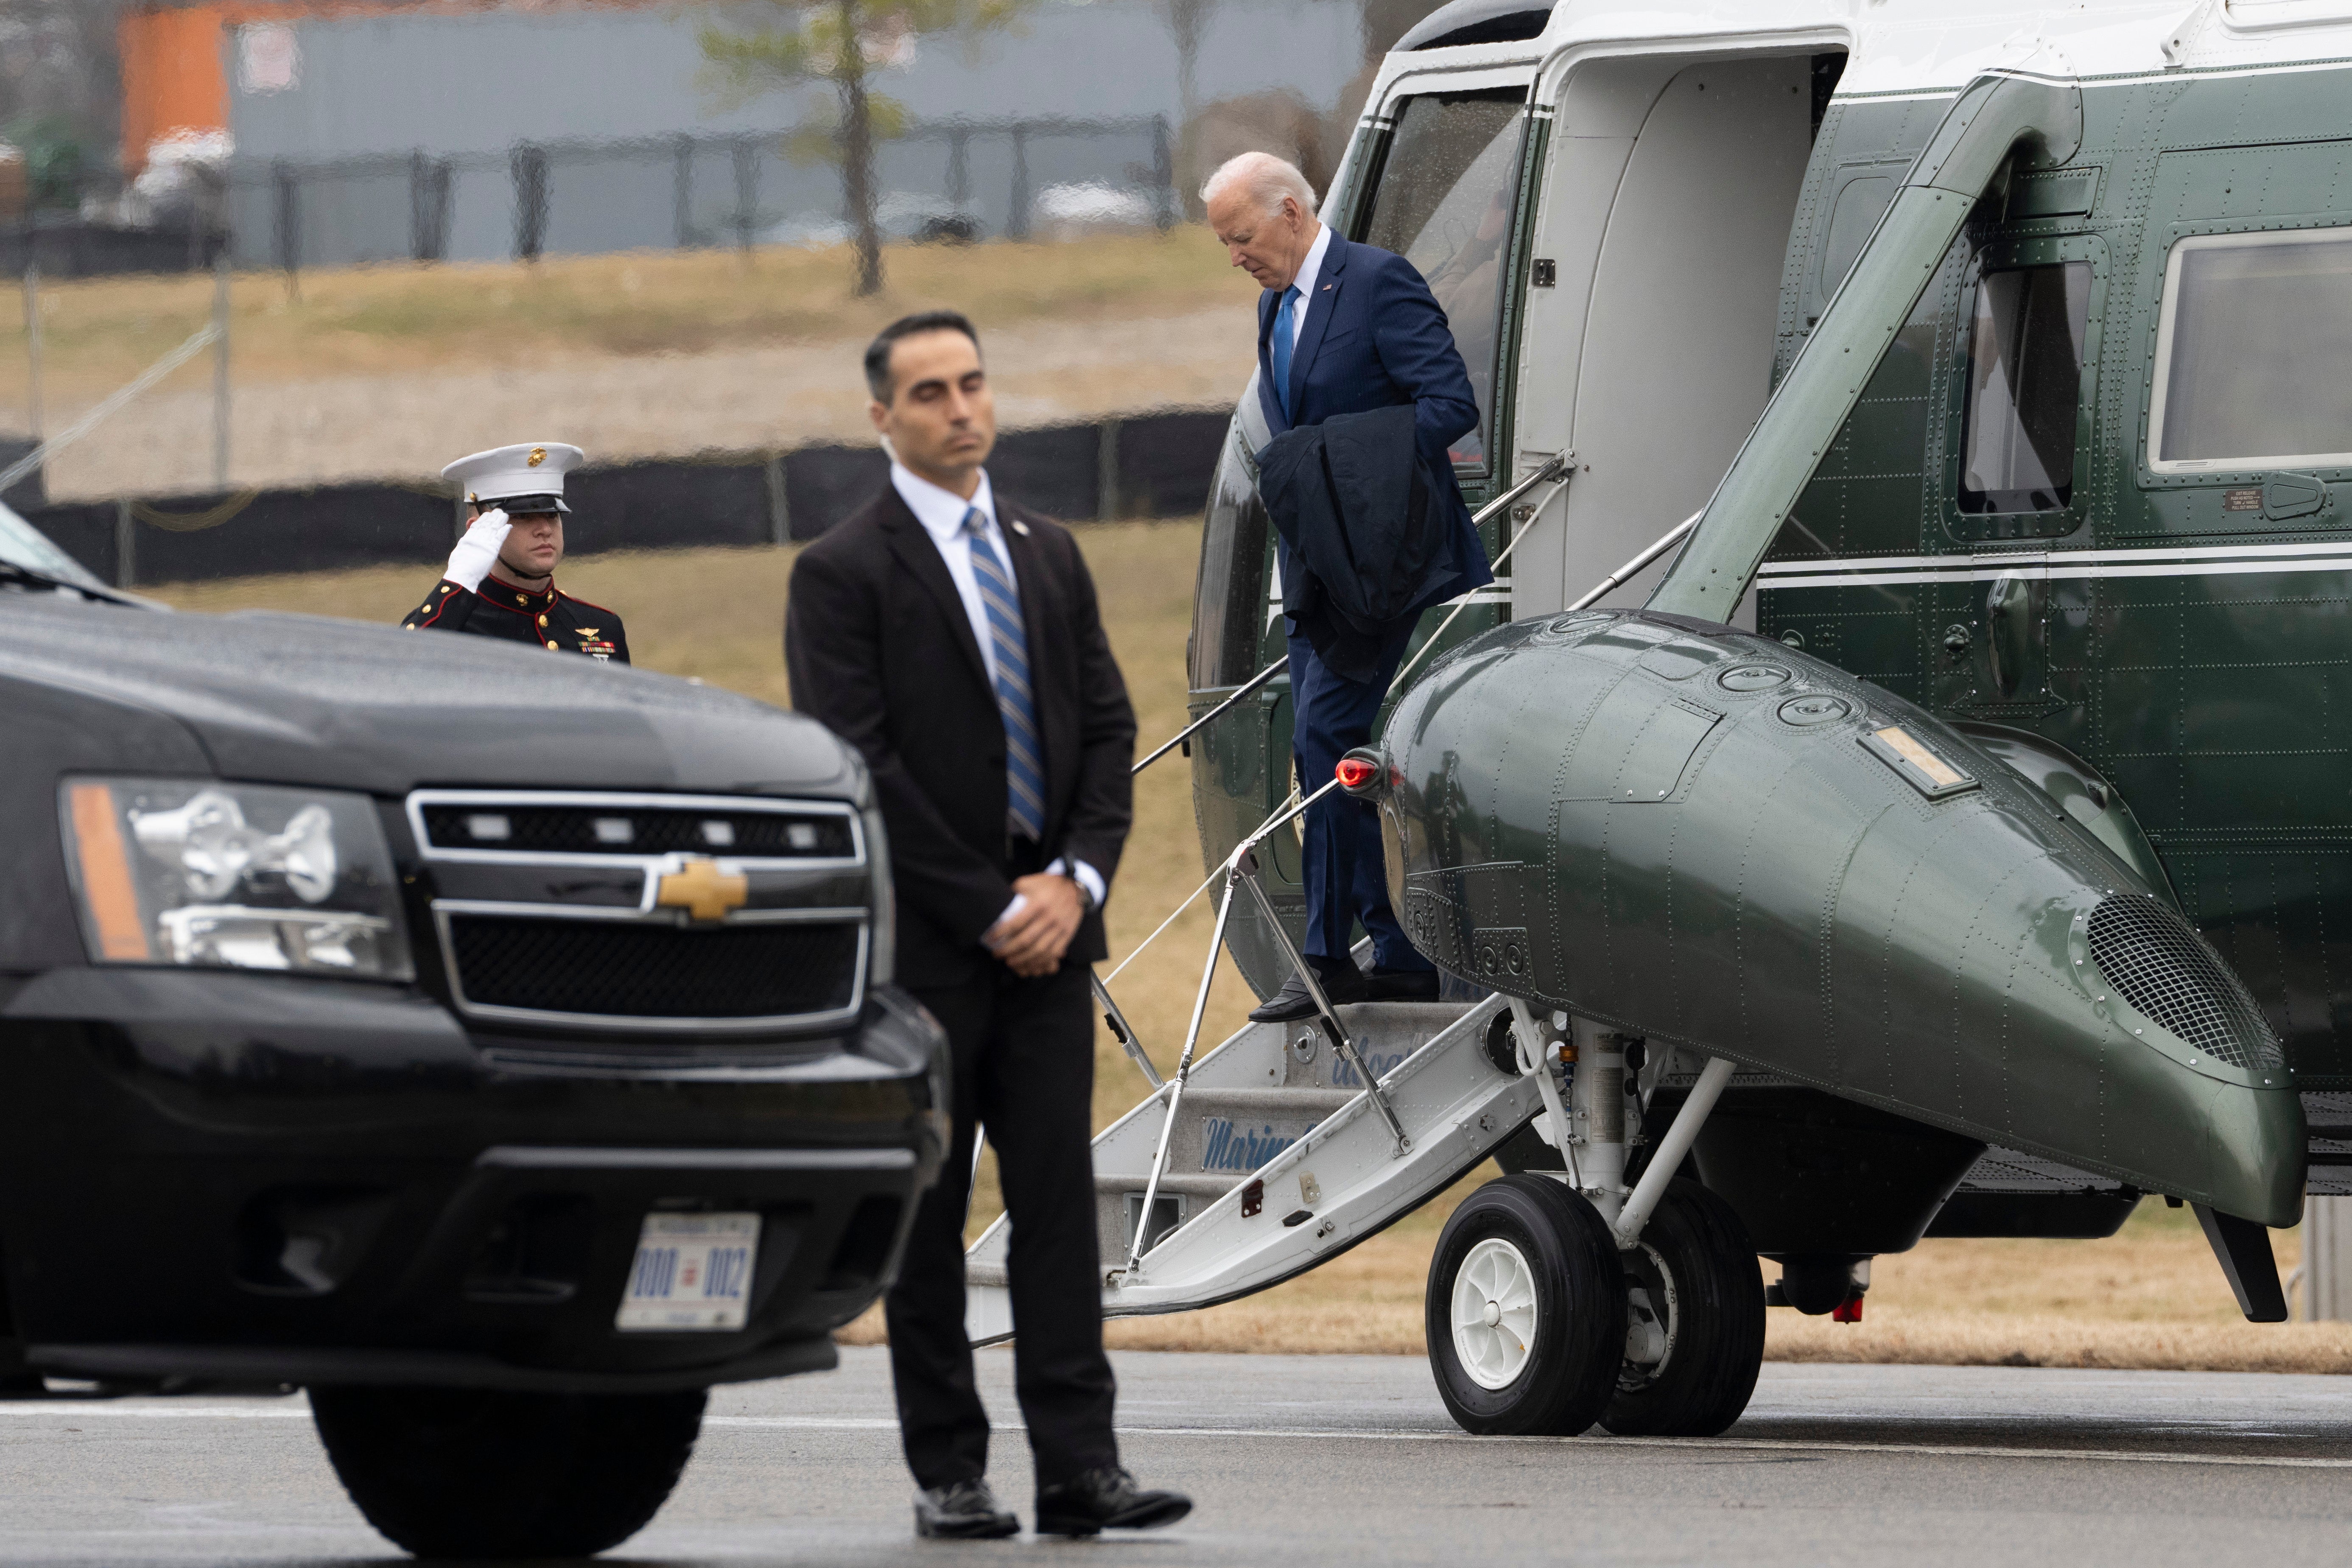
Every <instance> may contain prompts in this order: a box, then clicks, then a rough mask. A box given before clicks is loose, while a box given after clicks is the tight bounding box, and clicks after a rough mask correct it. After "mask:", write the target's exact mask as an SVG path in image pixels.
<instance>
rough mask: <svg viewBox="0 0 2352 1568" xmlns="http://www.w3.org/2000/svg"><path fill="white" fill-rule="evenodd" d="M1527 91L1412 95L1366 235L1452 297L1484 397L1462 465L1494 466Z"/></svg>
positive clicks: (1457, 328) (1456, 325) (1452, 318)
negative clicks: (1491, 428)
mask: <svg viewBox="0 0 2352 1568" xmlns="http://www.w3.org/2000/svg"><path fill="white" fill-rule="evenodd" d="M1527 97H1528V95H1527V93H1526V91H1525V89H1519V88H1507V89H1497V90H1492V91H1483V92H1444V93H1427V94H1424V95H1423V96H1421V97H1418V98H1409V99H1407V100H1404V105H1403V108H1402V110H1401V111H1400V112H1399V113H1398V115H1397V120H1396V130H1395V131H1394V132H1392V133H1391V138H1390V142H1389V149H1388V155H1387V157H1386V158H1385V159H1384V160H1383V161H1382V163H1381V177H1380V186H1379V188H1378V190H1376V191H1375V192H1374V193H1373V196H1372V205H1371V211H1370V214H1369V216H1367V218H1366V220H1365V223H1364V225H1363V229H1362V232H1361V233H1360V234H1358V235H1357V236H1356V237H1357V238H1358V239H1360V240H1361V241H1363V242H1364V243H1365V244H1367V245H1377V246H1379V247H1381V249H1383V250H1393V251H1395V252H1396V253H1397V254H1398V255H1399V256H1402V257H1403V258H1405V259H1406V260H1407V261H1410V262H1412V264H1413V266H1414V267H1415V268H1418V269H1419V270H1420V273H1421V275H1422V276H1423V278H1426V279H1429V289H1430V292H1431V293H1433V294H1434V295H1436V296H1437V302H1438V304H1440V305H1442V306H1444V310H1445V319H1446V321H1448V322H1449V323H1451V325H1452V326H1453V329H1454V347H1456V348H1458V349H1459V350H1461V351H1462V363H1463V364H1464V365H1465V366H1466V367H1467V368H1468V370H1469V372H1470V386H1471V390H1472V391H1473V392H1474V393H1475V394H1476V395H1477V399H1478V426H1477V428H1475V429H1474V430H1472V431H1471V432H1470V433H1469V434H1468V435H1466V436H1464V437H1462V438H1461V439H1459V440H1458V441H1456V442H1454V451H1453V456H1454V463H1455V465H1456V466H1457V467H1465V468H1485V467H1486V437H1487V427H1488V424H1489V422H1490V421H1491V420H1492V418H1493V417H1494V405H1495V374H1496V336H1497V333H1498V331H1499V330H1500V326H1501V319H1502V310H1503V295H1504V291H1505V285H1506V284H1507V281H1508V279H1509V276H1510V274H1509V267H1510V257H1509V255H1508V254H1507V253H1508V251H1509V249H1510V244H1511V213H1512V209H1513V207H1514V205H1515V204H1516V203H1517V199H1518V193H1519V148H1520V143H1521V142H1522V141H1523V140H1524V139H1525V138H1524V128H1525V123H1526V121H1525V118H1524V111H1525V110H1526V108H1527Z"/></svg>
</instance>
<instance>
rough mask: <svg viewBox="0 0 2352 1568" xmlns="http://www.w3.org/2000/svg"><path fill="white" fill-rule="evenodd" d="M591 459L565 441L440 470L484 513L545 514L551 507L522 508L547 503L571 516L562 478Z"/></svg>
mask: <svg viewBox="0 0 2352 1568" xmlns="http://www.w3.org/2000/svg"><path fill="white" fill-rule="evenodd" d="M587 460H588V454H587V453H585V452H583V451H582V450H581V449H580V448H579V447H567V446H565V445H564V444H563V443H562V442H561V441H541V442H532V441H525V442H523V443H521V444H520V445H519V446H514V447H491V448H490V449H489V450H488V451H487V452H477V453H475V454H474V455H473V456H472V457H470V458H458V459H457V461H456V462H454V463H452V464H450V465H449V466H448V467H447V468H444V469H442V470H441V477H442V478H443V479H447V480H448V481H450V482H451V483H452V484H455V485H457V487H458V488H459V489H462V490H464V492H465V495H466V499H467V500H469V501H472V502H474V503H475V504H476V505H478V506H479V507H481V509H482V510H485V511H488V510H489V509H490V508H492V507H494V506H501V507H504V508H505V509H506V510H508V511H510V512H531V511H546V510H550V509H549V508H547V507H544V506H537V507H534V506H527V505H523V504H520V503H523V502H527V501H532V500H541V499H544V500H550V501H552V502H553V503H554V507H553V510H556V511H562V512H568V511H570V510H572V509H571V508H570V507H568V506H566V505H564V504H563V476H564V475H566V474H568V473H570V472H571V471H572V469H574V468H578V467H579V466H580V465H581V464H583V463H584V462H586V461H587Z"/></svg>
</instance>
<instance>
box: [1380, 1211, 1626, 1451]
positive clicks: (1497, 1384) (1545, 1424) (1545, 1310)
mask: <svg viewBox="0 0 2352 1568" xmlns="http://www.w3.org/2000/svg"><path fill="white" fill-rule="evenodd" d="M1424 1320H1425V1322H1426V1325H1427V1329H1428V1335H1429V1360H1430V1367H1431V1370H1432V1371H1433V1373H1435V1374H1436V1378H1437V1389H1438V1394H1439V1395H1440V1396H1441V1397H1443V1398H1444V1401H1445V1407H1446V1409H1447V1410H1448V1411H1450V1412H1451V1413H1452V1414H1453V1416H1454V1420H1455V1421H1457V1422H1459V1423H1460V1424H1461V1426H1462V1427H1463V1429H1464V1430H1465V1431H1468V1432H1475V1433H1477V1434H1479V1435H1481V1436H1566V1435H1570V1434H1573V1433H1578V1432H1581V1431H1584V1430H1585V1429H1586V1428H1587V1427H1589V1426H1591V1425H1592V1424H1593V1422H1594V1421H1595V1420H1596V1419H1598V1418H1599V1416H1600V1415H1601V1407H1602V1406H1603V1405H1606V1404H1607V1403H1608V1402H1609V1400H1610V1398H1611V1396H1612V1394H1615V1393H1616V1385H1617V1369H1618V1364H1619V1363H1620V1362H1621V1361H1622V1358H1623V1355H1624V1345H1625V1279H1624V1269H1623V1267H1622V1265H1621V1264H1620V1263H1619V1261H1618V1257H1617V1247H1616V1244H1615V1242H1614V1241H1613V1240H1612V1238H1611V1236H1610V1234H1609V1226H1608V1225H1607V1223H1606V1222H1605V1221H1603V1220H1602V1219H1601V1215H1600V1214H1599V1212H1598V1211H1597V1210H1595V1209H1594V1208H1593V1206H1592V1205H1591V1204H1589V1203H1587V1202H1585V1200H1584V1199H1583V1198H1581V1197H1580V1196H1578V1195H1577V1194H1575V1193H1573V1192H1571V1191H1570V1190H1569V1188H1568V1187H1567V1185H1566V1184H1563V1183H1561V1182H1559V1181H1555V1180H1553V1179H1551V1178H1550V1177H1547V1176H1537V1175H1516V1176H1505V1177H1503V1178H1502V1179H1501V1180H1499V1181H1493V1182H1489V1183H1487V1184H1486V1185H1485V1186H1483V1187H1481V1188H1479V1189H1478V1190H1477V1191H1476V1192H1475V1193H1473V1194H1471V1195H1470V1197H1469V1199H1468V1200H1467V1201H1465V1203H1464V1204H1463V1205H1462V1206H1461V1207H1460V1208H1458V1209H1455V1210H1454V1217H1453V1218H1452V1219H1450V1220H1448V1221H1447V1222H1446V1225H1445V1229H1444V1233H1443V1234H1442V1235H1441V1236H1440V1237H1438V1241H1437V1253H1436V1256H1435V1257H1434V1258H1432V1259H1431V1262H1430V1269H1429V1287H1428V1292H1427V1295H1426V1297H1425V1299H1424Z"/></svg>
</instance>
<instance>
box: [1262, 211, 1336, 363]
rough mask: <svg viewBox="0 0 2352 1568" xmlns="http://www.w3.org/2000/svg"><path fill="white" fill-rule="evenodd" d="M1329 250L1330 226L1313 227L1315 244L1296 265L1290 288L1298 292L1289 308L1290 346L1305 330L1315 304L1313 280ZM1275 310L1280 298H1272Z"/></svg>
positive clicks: (1296, 344) (1319, 225) (1280, 302)
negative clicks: (1293, 303) (1310, 308)
mask: <svg viewBox="0 0 2352 1568" xmlns="http://www.w3.org/2000/svg"><path fill="white" fill-rule="evenodd" d="M1330 248H1331V226H1330V225H1329V224H1328V223H1318V224H1317V225H1316V226H1315V243H1314V244H1312V245H1310V246H1308V247H1307V259H1306V260H1304V261H1302V262H1300V263H1299V264H1298V276H1297V277H1296V278H1294V279H1291V280H1290V286H1291V287H1292V288H1293V289H1297V290H1298V303H1297V304H1296V305H1293V306H1292V307H1291V308H1290V346H1291V347H1292V348H1294V349H1295V348H1297V346H1298V334H1299V333H1301V332H1303V331H1306V330H1307V310H1308V308H1309V307H1311V306H1312V305H1313V304H1314V303H1315V279H1317V278H1318V277H1320V276H1321V275H1322V272H1323V253H1324V252H1325V251H1327V250H1328V249H1330ZM1274 303H1275V308H1276V310H1280V309H1281V308H1282V296H1281V295H1279V294H1277V295H1276V296H1275V297H1274Z"/></svg>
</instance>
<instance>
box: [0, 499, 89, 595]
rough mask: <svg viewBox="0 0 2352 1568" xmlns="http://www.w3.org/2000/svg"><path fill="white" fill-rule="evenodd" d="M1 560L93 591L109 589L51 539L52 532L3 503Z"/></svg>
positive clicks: (1, 509)
mask: <svg viewBox="0 0 2352 1568" xmlns="http://www.w3.org/2000/svg"><path fill="white" fill-rule="evenodd" d="M0 563H6V564H8V565H10V566H21V567H23V568H24V569H25V570H26V571H27V572H37V573H39V574H41V575H42V576H44V577H55V578H56V579H58V581H59V582H61V583H70V584H73V585H74V586H75V587H77V588H88V589H89V590H90V591H91V592H93V593H101V594H102V593H107V592H109V590H108V588H107V586H106V584H103V583H101V582H100V581H99V580H98V579H97V578H95V577H93V576H91V575H90V574H89V572H87V571H86V570H84V569H83V567H82V564H81V563H80V562H79V561H76V560H75V559H74V558H73V557H72V556H70V555H68V554H67V553H66V552H64V551H62V550H60V549H58V547H57V546H56V545H54V544H52V543H50V542H49V536H48V535H47V534H46V533H43V532H42V531H40V530H39V529H37V528H35V527H34V526H33V525H32V524H31V523H29V522H26V521H25V520H24V519H23V518H21V517H18V516H17V515H16V513H15V512H14V511H12V510H9V509H8V508H7V506H5V504H0Z"/></svg>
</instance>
